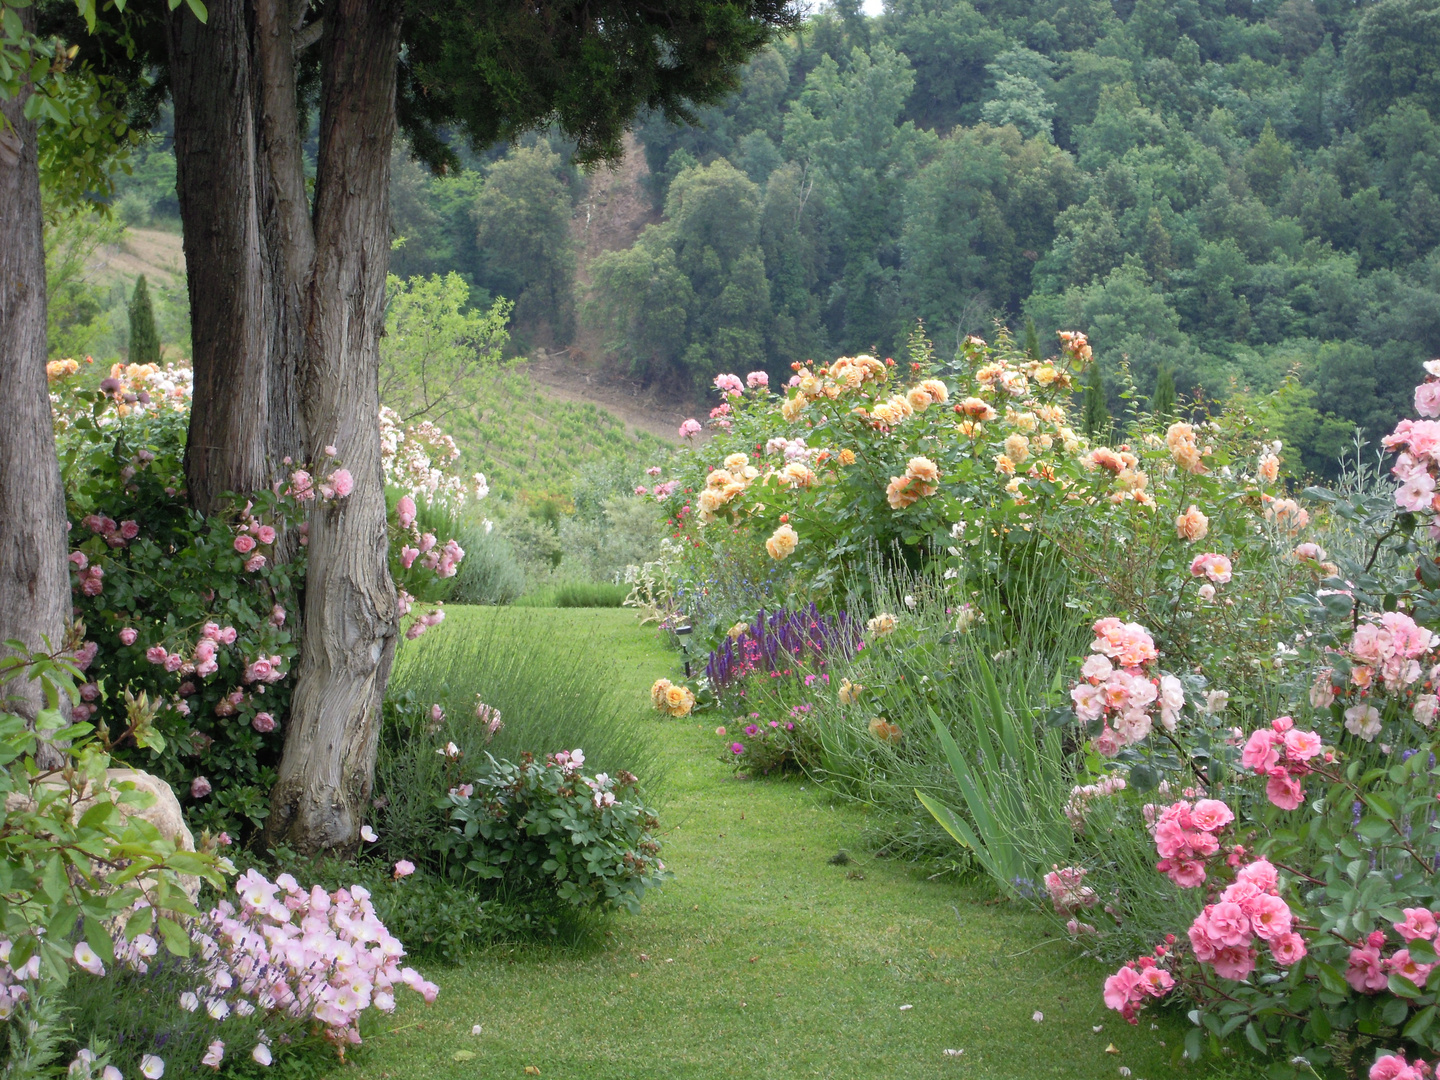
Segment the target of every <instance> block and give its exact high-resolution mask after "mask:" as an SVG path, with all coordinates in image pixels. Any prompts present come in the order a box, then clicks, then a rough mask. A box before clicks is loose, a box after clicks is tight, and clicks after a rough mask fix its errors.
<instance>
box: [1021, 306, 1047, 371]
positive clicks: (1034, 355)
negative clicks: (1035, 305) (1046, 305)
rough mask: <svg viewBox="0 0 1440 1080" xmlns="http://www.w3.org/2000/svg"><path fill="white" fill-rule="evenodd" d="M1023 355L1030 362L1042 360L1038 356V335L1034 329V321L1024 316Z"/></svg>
mask: <svg viewBox="0 0 1440 1080" xmlns="http://www.w3.org/2000/svg"><path fill="white" fill-rule="evenodd" d="M1025 355H1026V356H1028V357H1030V359H1031V360H1043V359H1044V357H1042V356H1041V355H1040V334H1039V332H1038V331H1037V330H1036V329H1035V320H1034V319H1032V318H1031V317H1030V316H1029V315H1026V316H1025Z"/></svg>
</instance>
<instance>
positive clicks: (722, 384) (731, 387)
mask: <svg viewBox="0 0 1440 1080" xmlns="http://www.w3.org/2000/svg"><path fill="white" fill-rule="evenodd" d="M715 389H716V390H719V391H720V393H722V394H726V395H728V396H730V397H737V398H738V397H740V395H742V394H743V393H745V384H744V383H743V382H741V381H740V376H738V375H716V376H715Z"/></svg>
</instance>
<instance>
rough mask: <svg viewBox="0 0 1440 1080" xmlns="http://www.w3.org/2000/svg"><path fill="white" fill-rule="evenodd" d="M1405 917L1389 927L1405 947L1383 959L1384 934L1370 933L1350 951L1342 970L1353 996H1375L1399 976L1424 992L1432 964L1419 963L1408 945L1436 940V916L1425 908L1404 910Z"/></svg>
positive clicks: (1432, 967)
mask: <svg viewBox="0 0 1440 1080" xmlns="http://www.w3.org/2000/svg"><path fill="white" fill-rule="evenodd" d="M1401 914H1402V915H1404V916H1405V918H1404V919H1402V920H1401V921H1400V922H1397V923H1392V924H1391V925H1392V926H1393V927H1394V928H1395V932H1396V933H1397V934H1399V935H1400V937H1401V938H1403V939H1404V940H1405V943H1406V947H1405V948H1402V949H1396V950H1395V951H1394V952H1393V953H1391V954H1390V955H1389V956H1386V955H1384V950H1385V949H1386V948H1388V942H1387V940H1386V937H1385V932H1384V931H1383V930H1374V931H1371V933H1370V934H1369V936H1367V937H1366V939H1365V943H1364V944H1363V945H1360V946H1356V947H1354V948H1352V949H1351V950H1350V958H1349V961H1348V963H1347V964H1346V967H1345V981H1346V982H1348V983H1349V984H1350V986H1351V988H1352V989H1354V990H1355V992H1356V993H1360V994H1377V993H1379V992H1380V991H1382V990H1385V989H1386V988H1387V987H1388V986H1389V985H1390V976H1391V975H1398V976H1399V977H1400V978H1402V979H1407V980H1409V981H1410V982H1411V983H1413V984H1414V985H1415V986H1416V987H1417V988H1423V987H1424V986H1425V983H1426V982H1427V981H1428V980H1429V978H1430V972H1431V971H1432V970H1433V969H1434V967H1435V965H1434V964H1427V963H1422V962H1421V961H1419V960H1418V959H1416V958H1415V957H1414V956H1412V955H1411V954H1410V949H1409V943H1410V942H1412V941H1415V940H1416V939H1419V940H1421V941H1429V942H1433V941H1435V940H1436V930H1437V925H1436V915H1435V912H1433V911H1430V910H1429V909H1428V908H1420V907H1413V908H1404V909H1403V910H1402V911H1401Z"/></svg>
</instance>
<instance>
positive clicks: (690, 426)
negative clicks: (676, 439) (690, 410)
mask: <svg viewBox="0 0 1440 1080" xmlns="http://www.w3.org/2000/svg"><path fill="white" fill-rule="evenodd" d="M699 434H700V421H699V420H696V419H695V418H694V417H693V416H692V417H691V418H690V419H689V420H686V421H685V422H684V423H683V424H681V425H680V438H682V439H693V438H694V437H695V436H696V435H699Z"/></svg>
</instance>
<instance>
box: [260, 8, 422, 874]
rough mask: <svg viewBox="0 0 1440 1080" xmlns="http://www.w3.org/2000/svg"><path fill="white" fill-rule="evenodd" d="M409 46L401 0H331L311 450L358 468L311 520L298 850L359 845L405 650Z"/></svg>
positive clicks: (277, 833)
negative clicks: (387, 370) (403, 234)
mask: <svg viewBox="0 0 1440 1080" xmlns="http://www.w3.org/2000/svg"><path fill="white" fill-rule="evenodd" d="M399 40H400V19H399V10H398V6H397V5H396V4H394V3H393V2H392V0H332V3H331V4H327V5H326V11H325V32H324V36H323V38H322V39H321V43H322V49H323V50H324V52H323V72H324V75H323V81H322V88H321V111H320V117H321V121H320V159H319V170H318V173H317V176H316V182H315V265H314V271H313V274H312V276H311V280H310V287H309V296H308V299H309V321H308V326H307V330H306V340H305V368H304V372H303V375H302V382H303V385H304V388H305V395H304V412H305V422H306V427H307V429H308V431H309V432H310V437H311V445H312V446H316V447H321V446H326V445H333V446H334V447H335V448H336V449H337V450H338V452H339V456H340V457H341V459H342V460H343V461H344V464H345V466H346V468H348V469H349V470H350V472H351V473H352V475H353V477H354V482H355V487H354V492H353V494H351V495H350V496H349V497H348V498H346V499H341V500H336V501H334V502H332V503H329V504H323V505H320V506H317V507H316V509H315V510H314V512H313V513H312V514H311V518H310V554H309V567H308V570H307V576H306V582H305V631H306V636H305V648H304V650H303V652H302V655H301V661H300V672H299V676H298V680H297V682H296V685H295V695H294V697H293V698H292V700H291V706H290V723H289V731H288V733H287V736H286V739H285V753H284V756H283V758H282V759H281V762H280V770H279V777H278V780H277V783H276V785H275V791H274V793H273V794H272V796H271V810H270V818H269V820H268V822H267V823H266V835H267V839H268V840H269V842H270V843H271V844H276V843H280V842H284V843H286V844H288V845H289V846H291V847H292V848H294V849H296V850H297V851H300V852H302V853H307V854H308V853H314V852H318V851H323V850H327V849H336V848H338V849H341V850H345V849H349V848H351V847H353V846H354V845H355V844H356V843H357V840H358V834H359V830H360V826H361V825H362V824H363V822H364V820H365V815H366V813H367V811H368V810H369V799H370V792H371V788H372V786H373V783H374V767H375V750H376V744H377V739H378V735H379V724H380V705H381V701H382V698H383V696H384V692H385V682H386V680H387V678H388V677H389V674H390V664H391V661H392V659H393V658H394V654H395V633H396V607H395V586H394V583H393V582H392V581H391V580H390V572H389V567H388V565H387V561H386V555H387V539H386V534H385V481H384V475H383V473H382V470H381V462H380V425H379V411H380V349H379V337H380V330H381V328H382V325H383V320H384V304H385V273H386V269H387V267H388V265H389V252H390V243H389V215H390V199H389V191H390V147H391V143H392V142H393V140H394V135H395V69H396V60H397V53H398V49H399Z"/></svg>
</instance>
